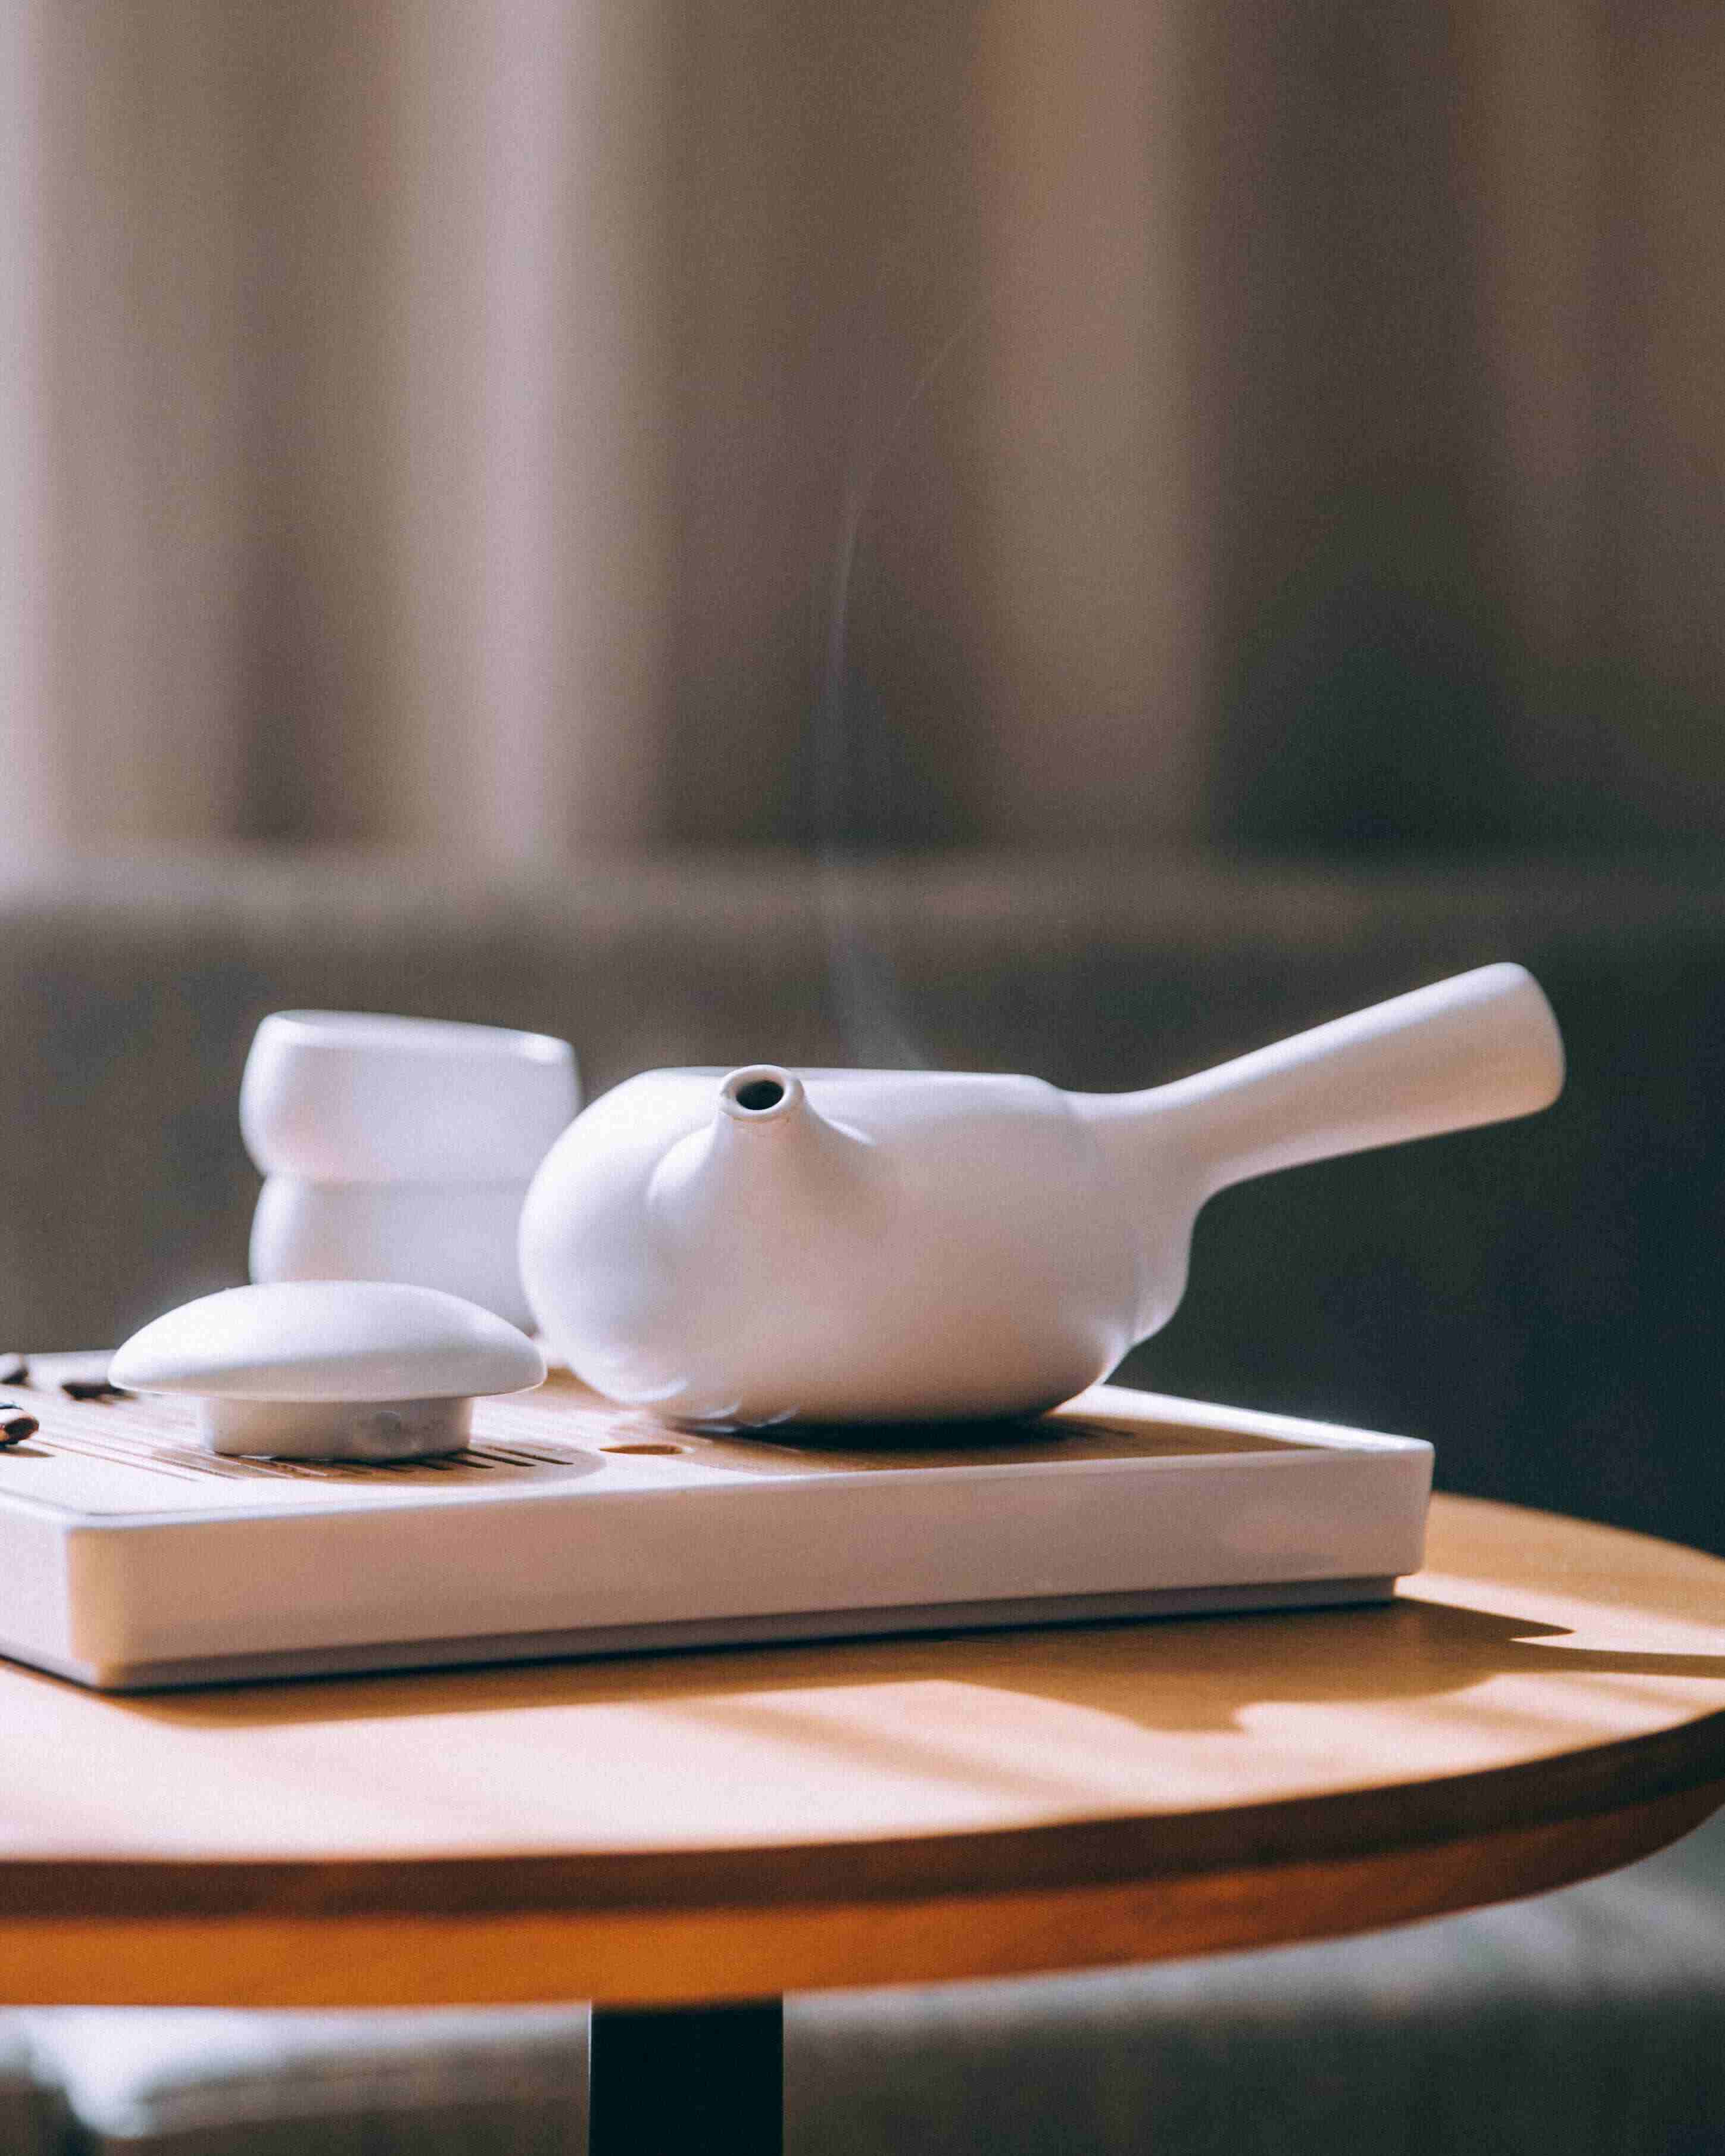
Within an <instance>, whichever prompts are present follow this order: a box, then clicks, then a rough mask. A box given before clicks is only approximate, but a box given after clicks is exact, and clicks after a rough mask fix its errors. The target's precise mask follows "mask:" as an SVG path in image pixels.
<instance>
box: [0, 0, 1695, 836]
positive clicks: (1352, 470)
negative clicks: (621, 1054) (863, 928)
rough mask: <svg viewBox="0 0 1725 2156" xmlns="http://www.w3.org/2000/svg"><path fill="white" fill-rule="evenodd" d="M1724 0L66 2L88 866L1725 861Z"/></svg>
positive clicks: (61, 285) (11, 62)
mask: <svg viewBox="0 0 1725 2156" xmlns="http://www.w3.org/2000/svg"><path fill="white" fill-rule="evenodd" d="M1722 213H1725V12H1722V11H1721V10H1720V9H1719V8H1717V6H1716V5H1711V4H1702V0H1688V4H1681V5H1680V4H1672V0H1652V4H1650V5H1642V6H1638V7H1635V8H1631V7H1630V6H1629V5H1628V4H1627V0H1528V4H1527V5H1525V6H1522V7H1517V8H1507V9H1506V8H1501V7H1494V6H1491V5H1489V4H1487V0H1451V4H1449V5H1438V6H1431V5H1427V4H1417V5H1416V4H1414V0H1397V4H1394V5H1387V6H1383V7H1379V8H1361V7H1358V6H1357V5H1354V4H1348V3H1347V0H1302V4H1300V5H1296V6H1287V5H1285V4H1281V0H1275V3H1274V4H1272V0H1216V4H1205V5H1200V4H1199V0H1158V4H1154V5H1146V4H1143V0H1064V4H1062V5H1060V6H1057V7H1056V6H1050V5H1049V4H1047V0H957V4H955V5H953V6H950V7H943V8H928V7H927V6H926V5H923V4H919V0H867V4H865V5H860V6H856V7H851V8H833V7H830V6H825V5H817V4H814V0H749V4H747V5H745V4H743V0H684V3H683V4H682V5H680V6H676V7H673V6H671V5H670V0H629V4H628V5H626V6H624V5H616V4H612V0H367V4H363V5H361V4H357V0H295V4H294V5H293V6H291V7H284V6H281V5H280V4H278V0H0V370H3V372H0V531H3V535H4V543H5V547H6V551H7V567H6V574H5V577H4V581H3V585H0V728H3V732H0V741H3V744H4V754H5V756H6V758H7V765H8V771H7V783H8V787H9V788H10V791H11V796H12V802H13V808H14V826H15V829H16V832H17V836H16V838H15V839H14V842H13V851H14V852H16V851H18V850H22V849H24V848H26V847H28V845H29V844H32V843H35V844H42V845H54V844H68V843H69V844H85V845H88V844H95V845H103V846H112V845H134V844H145V845H158V844H188V843H197V842H205V841H208V840H210V839H238V840H267V841H274V842H305V841H312V842H336V841H350V840H357V841H362V842H367V843H377V844H388V845H403V846H413V847H419V848H429V849H432V850H441V851H444V853H446V854H448V855H449V856H450V857H451V858H452V859H453V858H470V859H474V860H484V861H508V860H515V859H531V858H556V857H557V856H560V855H564V854H566V853H567V852H568V851H569V850H571V849H572V848H579V849H582V850H593V849H600V848H608V847H615V846H625V845H634V844H644V843H658V842H665V841H672V842H675V841H692V842H701V843H709V844H725V843H732V842H736V841H739V840H763V839H764V840H778V841H790V842H794V843H809V842H811V841H814V842H820V841H832V842H839V843H845V844H861V845H907V844H946V843H952V842H967V841H978V840H980V841H990V842H1005V843H1048V842H1066V843H1070V842H1090V841H1096V842H1101V841H1106V842H1126V843H1131V842H1136V841H1147V840H1156V841H1167V840H1176V841H1178V840H1192V839H1199V840H1202V839H1210V840H1220V841H1222V842H1224V843H1229V844H1248V845H1256V846H1262V847H1269V848H1277V849H1293V848H1319V849H1327V848H1328V849H1343V850H1359V849H1362V848H1365V849H1371V848H1377V849H1379V850H1385V849H1399V850H1442V849H1447V848H1455V847H1467V846H1474V847H1477V846H1481V845H1488V846H1511V845H1525V844H1553V843H1556V844H1584V843H1594V842H1596V841H1609V840H1615V839H1624V838H1625V837H1627V838H1657V837H1670V836H1677V837H1687V838H1696V837H1708V836H1714V835H1717V834H1718V833H1719V831H1720V830H1721V829H1722V827H1725V783H1722V782H1725V730H1722V723H1721V713H1722V710H1725V488H1722V484H1721V482H1722V469H1721V467H1722V463H1725V370H1722V369H1721V367H1720V366H1719V363H1718V353H1719V351H1720V350H1721V348H1722V344H1725V249H1722V248H1721V247H1720V245H1719V241H1718V235H1719V232H1720V230H1721V228H1722Z"/></svg>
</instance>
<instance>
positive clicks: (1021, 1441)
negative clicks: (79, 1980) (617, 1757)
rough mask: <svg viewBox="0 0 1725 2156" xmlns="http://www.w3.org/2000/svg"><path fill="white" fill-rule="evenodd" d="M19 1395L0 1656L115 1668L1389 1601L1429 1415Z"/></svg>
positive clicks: (319, 1667) (40, 1390) (51, 1388)
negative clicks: (897, 1419)
mask: <svg viewBox="0 0 1725 2156" xmlns="http://www.w3.org/2000/svg"><path fill="white" fill-rule="evenodd" d="M105 1362H106V1358H105V1356H100V1355H97V1356H94V1357H90V1356H84V1357H54V1356H45V1357H40V1358H33V1360H32V1366H31V1382H30V1383H29V1384H28V1386H26V1387H23V1388H18V1387H8V1388H6V1389H5V1397H6V1398H7V1399H13V1400H16V1402H17V1404H18V1406H19V1407H20V1408H24V1409H28V1412H29V1413H30V1414H33V1415H34V1416H35V1417H37V1418H38V1419H39V1423H40V1425H41V1427H40V1430H39V1432H38V1434H37V1435H34V1436H33V1437H30V1438H28V1439H27V1440H25V1441H24V1442H23V1443H22V1444H19V1445H15V1446H13V1447H12V1448H11V1449H9V1450H4V1451H0V1653H3V1654H5V1655H9V1656H12V1657H13V1658H15V1659H16V1660H18V1661H24V1662H30V1663H33V1664H35V1665H36V1666H38V1667H39V1668H42V1669H45V1670H49V1671H54V1672H55V1673H56V1674H58V1675H59V1676H64V1677H71V1678H74V1679H76V1680H77V1681H79V1682H80V1683H83V1684H88V1685H94V1686H100V1687H101V1688H104V1689H111V1690H119V1691H126V1690H134V1689H138V1688H142V1687H147V1686H181V1685H195V1684H208V1683H213V1682H222V1681H237V1680H241V1679H250V1678H258V1677H275V1676H307V1675H316V1674H326V1673H332V1672H336V1671H352V1670H370V1669H388V1668H404V1667H411V1666H426V1665H430V1664H452V1663H461V1662H482V1661H511V1660H521V1659H530V1658H534V1657H543V1656H552V1655H575V1654H616V1653H619V1652H629V1651H636V1650H643V1649H663V1648H679V1647H708V1646H714V1645H729V1644H732V1643H741V1642H760V1641H767V1640H808V1639H819V1638H826V1637H839V1636H844V1635H858V1634H865V1633H891V1632H910V1631H926V1630H946V1629H958V1628H968V1627H980V1626H990V1625H1027V1624H1049V1623H1060V1622H1083V1621H1086V1620H1090V1621H1094V1620H1118V1619H1123V1618H1137V1617H1146V1616H1158V1615H1180V1614H1192V1613H1196V1612H1201V1611H1213V1610H1230V1609H1266V1608H1276V1607H1283V1606H1286V1607H1290V1608H1297V1607H1306V1606H1311V1605H1313V1604H1334V1603H1346V1602H1365V1601H1375V1600H1381V1599H1383V1598H1384V1597H1385V1596H1387V1595H1388V1594H1389V1593H1390V1592H1391V1591H1392V1589H1393V1586H1394V1581H1395V1579H1396V1578H1397V1576H1398V1575H1399V1574H1401V1573H1407V1572H1410V1571H1413V1570H1415V1569H1417V1568H1418V1567H1419V1565H1420V1562H1421V1551H1422V1546H1423V1543H1424V1537H1425V1510H1426V1501H1427V1498H1428V1496H1429V1494H1430V1482H1431V1448H1430V1445H1425V1444H1424V1443H1421V1442H1420V1441H1419V1440H1414V1439H1409V1438H1401V1437H1386V1436H1380V1435H1375V1434H1373V1433H1371V1432H1368V1431H1363V1430H1341V1429H1337V1428H1333V1427H1332V1426H1330V1425H1328V1424H1322V1423H1316V1422H1305V1421H1298V1420H1296V1419H1291V1418H1290V1417H1287V1416H1281V1415H1271V1414H1258V1413H1255V1412H1250V1411H1247V1410H1244V1409H1233V1408H1223V1407H1215V1406H1210V1405H1207V1404H1203V1403H1200V1402H1198V1401H1195V1400H1183V1399H1172V1398H1168V1397H1166V1396H1163V1395H1161V1394H1153V1393H1140V1392H1131V1391H1127V1390H1124V1389H1121V1388H1119V1387H1117V1386H1108V1385H1099V1386H1096V1387H1095V1388H1093V1389H1091V1391H1089V1392H1087V1393H1085V1394H1081V1395H1080V1396H1079V1398H1078V1399H1076V1400H1073V1401H1072V1402H1070V1404H1068V1405H1067V1406H1065V1407H1064V1408H1060V1409H1056V1410H1055V1412H1054V1413H1053V1414H1050V1415H1046V1416H1044V1417H1043V1418H1041V1419H1040V1420H1037V1421H1034V1422H1031V1423H1026V1424H988V1425H982V1424H977V1425H968V1426H963V1427H962V1428H959V1429H956V1430H955V1429H954V1428H952V1427H951V1426H947V1427H944V1428H939V1429H924V1430H915V1431H903V1430H899V1431H859V1430H850V1431H844V1432H836V1433H811V1432H806V1431H805V1432H786V1433H782V1434H780V1435H777V1436H775V1437H773V1438H771V1439H762V1438H742V1437H726V1438H715V1437H697V1436H691V1435H685V1434H683V1433H680V1432H679V1431H676V1430H670V1429H667V1428H666V1427H665V1426H664V1425H663V1424H660V1423H658V1422H655V1420H653V1419H651V1418H650V1417H649V1416H647V1415H645V1414H640V1413H638V1412H635V1411H633V1410H629V1409H620V1408H617V1407H614V1406H612V1405H611V1404H608V1402H606V1401H604V1400H603V1399H600V1398H598V1396H597V1395H596V1394H592V1393H589V1392H588V1391H586V1390H584V1389H583V1388H582V1387H581V1386H580V1385H579V1384H578V1383H576V1382H575V1381H574V1379H572V1378H570V1377H569V1376H568V1375H567V1373H553V1375H552V1378H551V1380H550V1382H549V1383H547V1384H546V1385H545V1386H544V1387H543V1388H542V1389H541V1390H539V1391H538V1392H536V1393H529V1394H516V1395H515V1396H513V1397H512V1398H510V1399H493V1400H483V1401H480V1403H478V1404H477V1405H476V1407H475V1414H474V1434H473V1439H472V1442H471V1444H470V1446H469V1448H468V1449H467V1450H465V1451H464V1452H461V1453H459V1454H455V1455H451V1456H450V1457H449V1458H448V1459H447V1460H430V1461H425V1460H421V1461H418V1462H413V1463H410V1464H404V1465H402V1466H357V1465H347V1464H340V1465H337V1464H331V1465H321V1464H311V1463H307V1462H303V1461H285V1460H284V1461H275V1460H235V1459H224V1458H220V1457H218V1456H217V1455H214V1454H213V1453H210V1452H207V1451H205V1450H203V1448H202V1447H201V1446H200V1445H199V1444H198V1440H197V1435H196V1429H195V1424H194V1409H193V1406H192V1404H191V1403H189V1402H186V1401H182V1400H175V1399H131V1398H126V1399H114V1400H107V1401H100V1400H92V1401H80V1400H74V1399H70V1398H69V1397H67V1395H66V1394H64V1393H63V1392H62V1390H61V1389H60V1388H61V1383H62V1381H63V1380H64V1379H65V1378H68V1377H75V1376H79V1375H86V1376H87V1375H90V1374H91V1373H100V1372H101V1371H102V1370H103V1368H105Z"/></svg>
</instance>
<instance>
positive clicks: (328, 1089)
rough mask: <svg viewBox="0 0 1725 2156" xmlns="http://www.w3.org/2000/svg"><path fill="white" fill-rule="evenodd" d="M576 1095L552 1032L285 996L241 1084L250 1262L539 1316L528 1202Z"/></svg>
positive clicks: (260, 1277)
mask: <svg viewBox="0 0 1725 2156" xmlns="http://www.w3.org/2000/svg"><path fill="white" fill-rule="evenodd" d="M580 1104H581V1101H580V1081H579V1077H578V1072H577V1070H576V1065H575V1056H574V1052H573V1050H572V1049H571V1048H570V1046H569V1044H568V1043H567V1041H564V1040H555V1039H552V1038H551V1037H550V1036H549V1035H548V1034H540V1033H516V1032H513V1031H511V1030H510V1029H507V1028H506V1027H501V1026H489V1025H461V1024H454V1023H452V1022H449V1021H447V1020H443V1019H409V1018H385V1017H379V1016H372V1015H371V1014H366V1013H362V1012H357V1011H277V1012H275V1013H274V1014H271V1015H270V1017H269V1018H266V1019H264V1022H263V1024H261V1025H260V1026H259V1028H258V1033H257V1038H256V1039H254V1041H253V1043H252V1049H251V1054H250V1055H249V1058H248V1059H247V1061H246V1066H245V1076H244V1081H243V1082H242V1084H241V1086H240V1093H239V1122H240V1129H241V1132H242V1133H243V1134H244V1138H245V1143H246V1149H247V1151H248V1152H249V1153H250V1155H251V1157H252V1159H253V1161H254V1163H255V1164H256V1166H257V1167H258V1168H259V1170H260V1172H261V1173H262V1174H263V1176H264V1188H263V1191H262V1193H261V1194H260V1196H259V1199H258V1209H257V1212H256V1214H255V1215H254V1219H253V1222H252V1245H251V1273H252V1278H253V1279H254V1281H308V1280H322V1281H329V1280H367V1281H405V1282H407V1283H408V1285H410V1286H418V1287H435V1288H442V1289H444V1290H445V1291H447V1292H448V1293H449V1294H451V1295H459V1296H465V1298H466V1300H467V1301H470V1302H476V1303H479V1304H480V1305H481V1306H483V1307H484V1308H485V1309H487V1310H492V1311H495V1312H496V1313H497V1315H498V1316H499V1317H506V1318H507V1319H508V1320H509V1322H511V1324H512V1325H518V1326H521V1327H522V1328H523V1329H531V1326H532V1322H533V1320H532V1314H531V1312H530V1310H529V1309H528V1306H527V1300H526V1295H525V1294H524V1293H523V1291H522V1288H521V1269H520V1265H519V1263H518V1261H517V1259H516V1238H517V1234H518V1231H519V1227H520V1222H521V1205H522V1202H523V1200H524V1199H526V1193H527V1185H528V1183H529V1182H530V1181H531V1178H532V1175H533V1172H534V1170H535V1169H536V1168H537V1167H538V1165H539V1163H540V1162H541V1161H542V1159H543V1158H544V1157H545V1154H546V1152H547V1151H548V1150H549V1148H550V1147H551V1145H552V1142H553V1141H554V1140H555V1139H556V1138H557V1137H559V1136H560V1135H561V1134H562V1132H563V1130H564V1129H565V1128H566V1127H567V1125H568V1123H569V1122H570V1121H571V1119H572V1117H573V1116H574V1114H575V1112H576V1110H577V1109H578V1107H579V1106H580Z"/></svg>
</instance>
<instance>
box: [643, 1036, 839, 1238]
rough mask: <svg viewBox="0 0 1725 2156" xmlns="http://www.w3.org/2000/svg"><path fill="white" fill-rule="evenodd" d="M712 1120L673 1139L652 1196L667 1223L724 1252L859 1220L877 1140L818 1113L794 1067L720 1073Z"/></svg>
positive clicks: (663, 1223)
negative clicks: (840, 1221) (833, 1223)
mask: <svg viewBox="0 0 1725 2156" xmlns="http://www.w3.org/2000/svg"><path fill="white" fill-rule="evenodd" d="M715 1106H716V1112H715V1114H714V1116H713V1118H712V1121H711V1122H710V1123H708V1124H707V1125H706V1127H704V1128H703V1129H701V1130H697V1131H691V1132H690V1134H689V1135H688V1136H687V1137H685V1138H683V1139H681V1140H680V1142H678V1143H677V1144H676V1145H675V1146H673V1147H671V1149H670V1152H667V1153H666V1154H665V1158H663V1159H662V1160H661V1161H660V1163H659V1167H658V1168H657V1169H656V1171H655V1173H654V1176H653V1180H652V1184H651V1188H650V1192H649V1206H650V1208H651V1209H652V1212H653V1214H654V1216H655V1219H656V1220H657V1221H658V1223H659V1224H660V1227H661V1229H668V1230H669V1231H670V1233H671V1234H672V1235H674V1236H675V1237H676V1238H678V1239H679V1240H694V1241H698V1242H699V1243H700V1244H701V1246H702V1248H703V1250H705V1251H706V1254H707V1255H708V1257H709V1259H710V1260H716V1259H718V1258H719V1256H720V1254H721V1252H728V1253H729V1254H730V1255H732V1256H737V1255H741V1246H742V1245H743V1244H745V1243H746V1244H747V1245H749V1246H750V1247H751V1248H752V1250H754V1251H755V1252H757V1254H758V1253H759V1252H761V1251H762V1250H763V1249H764V1248H765V1247H767V1246H768V1245H771V1246H773V1247H774V1248H776V1249H778V1250H783V1248H784V1247H785V1245H786V1243H787V1241H788V1240H790V1241H795V1240H798V1239H800V1238H801V1237H802V1236H803V1235H809V1234H810V1233H811V1232H813V1231H814V1229H816V1228H817V1227H818V1226H819V1224H823V1223H826V1222H830V1221H833V1220H834V1219H845V1218H846V1217H850V1218H851V1219H855V1216H856V1214H857V1212H858V1209H859V1206H860V1203H861V1201H862V1200H863V1199H865V1195H866V1191H867V1187H868V1185H869V1184H870V1182H871V1180H872V1178H871V1177H870V1169H871V1168H872V1167H873V1165H874V1162H873V1156H874V1152H875V1148H874V1147H873V1146H872V1145H871V1144H870V1142H869V1140H868V1139H867V1138H865V1137H863V1136H862V1135H861V1133H860V1132H856V1131H853V1130H850V1129H849V1128H847V1127H845V1125H844V1124H842V1123H835V1122H831V1121H830V1120H829V1118H828V1117H827V1116H824V1115H822V1114H821V1112H820V1111H819V1109H818V1108H817V1107H816V1106H814V1102H813V1101H811V1100H810V1099H809V1096H808V1093H807V1092H806V1091H805V1090H804V1088H803V1081H802V1080H801V1079H800V1078H799V1077H798V1075H797V1074H796V1073H795V1072H794V1071H793V1070H784V1069H783V1068H782V1067H781V1066H780V1065H778V1064H776V1063H750V1064H745V1065H743V1066H742V1069H740V1070H733V1071H732V1072H730V1074H729V1075H727V1076H726V1077H725V1078H723V1079H721V1081H720V1082H719V1086H718V1090H717V1096H716V1104H715Z"/></svg>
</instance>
